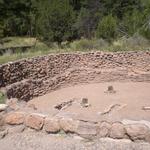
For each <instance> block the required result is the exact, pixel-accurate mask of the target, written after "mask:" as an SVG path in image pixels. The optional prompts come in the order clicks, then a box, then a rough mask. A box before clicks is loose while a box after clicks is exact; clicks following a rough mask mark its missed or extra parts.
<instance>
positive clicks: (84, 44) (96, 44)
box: [70, 39, 108, 51]
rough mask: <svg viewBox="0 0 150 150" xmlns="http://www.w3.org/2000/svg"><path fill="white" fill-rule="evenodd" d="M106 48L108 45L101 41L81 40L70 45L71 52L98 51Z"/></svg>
mask: <svg viewBox="0 0 150 150" xmlns="http://www.w3.org/2000/svg"><path fill="white" fill-rule="evenodd" d="M107 46H108V43H107V42H106V41H105V40H103V39H92V40H88V39H81V40H78V41H74V42H72V43H71V44H70V48H71V49H73V50H82V51H85V50H100V49H103V48H105V47H107Z"/></svg>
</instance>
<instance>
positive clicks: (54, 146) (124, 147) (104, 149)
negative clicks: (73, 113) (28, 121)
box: [0, 132, 150, 150]
mask: <svg viewBox="0 0 150 150" xmlns="http://www.w3.org/2000/svg"><path fill="white" fill-rule="evenodd" d="M149 149H150V144H148V143H133V142H131V141H129V140H113V139H108V138H105V139H97V140H94V141H87V140H85V139H80V138H79V137H77V136H74V137H73V136H66V135H63V134H62V135H59V134H57V135H46V134H45V133H41V132H39V133H38V132H37V133H36V132H24V133H18V134H12V135H9V136H6V137H5V138H4V139H1V140H0V150H149Z"/></svg>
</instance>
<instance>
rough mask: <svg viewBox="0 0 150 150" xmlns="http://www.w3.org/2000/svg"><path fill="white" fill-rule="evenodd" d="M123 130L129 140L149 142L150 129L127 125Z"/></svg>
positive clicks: (141, 125)
mask: <svg viewBox="0 0 150 150" xmlns="http://www.w3.org/2000/svg"><path fill="white" fill-rule="evenodd" d="M125 129H126V132H127V135H128V136H129V138H130V139H131V140H146V141H147V140H149V136H150V129H149V128H148V127H147V126H146V125H144V124H128V125H126V126H125Z"/></svg>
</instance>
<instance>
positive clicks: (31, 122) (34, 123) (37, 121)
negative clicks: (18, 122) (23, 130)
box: [25, 113, 45, 130]
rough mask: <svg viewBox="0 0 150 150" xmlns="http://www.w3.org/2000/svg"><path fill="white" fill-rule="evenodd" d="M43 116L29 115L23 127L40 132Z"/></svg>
mask: <svg viewBox="0 0 150 150" xmlns="http://www.w3.org/2000/svg"><path fill="white" fill-rule="evenodd" d="M44 118H45V116H44V115H41V114H36V113H35V114H30V115H28V116H27V117H26V119H25V125H26V126H27V127H30V128H32V129H35V130H41V129H42V127H43V124H44Z"/></svg>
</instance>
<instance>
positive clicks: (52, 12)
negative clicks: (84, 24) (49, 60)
mask: <svg viewBox="0 0 150 150" xmlns="http://www.w3.org/2000/svg"><path fill="white" fill-rule="evenodd" d="M39 14H40V17H39V21H38V23H39V24H38V29H39V34H40V35H42V37H43V38H44V40H45V41H48V42H50V41H52V42H55V41H56V42H58V44H61V42H62V41H64V40H71V39H72V37H73V32H74V31H73V27H72V25H73V23H74V19H75V14H74V12H73V8H72V7H71V6H70V5H69V1H68V0H64V1H62V0H50V1H46V2H45V5H44V7H43V8H42V10H40V12H39Z"/></svg>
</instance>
